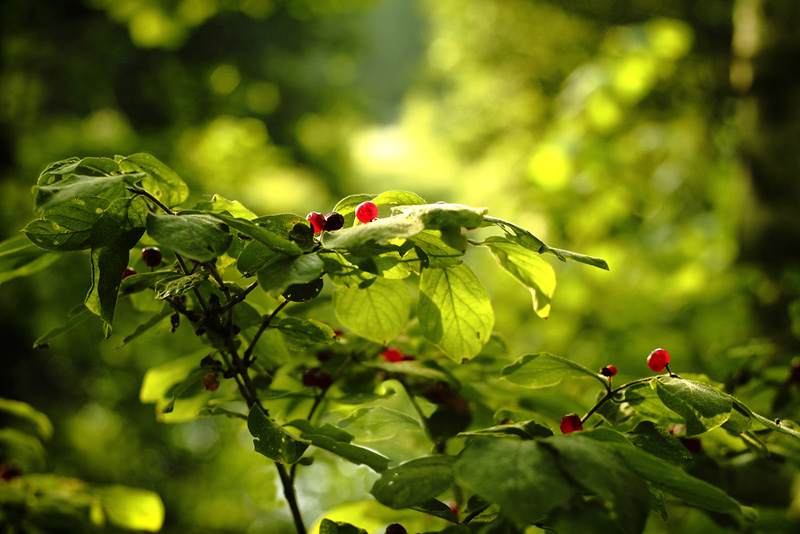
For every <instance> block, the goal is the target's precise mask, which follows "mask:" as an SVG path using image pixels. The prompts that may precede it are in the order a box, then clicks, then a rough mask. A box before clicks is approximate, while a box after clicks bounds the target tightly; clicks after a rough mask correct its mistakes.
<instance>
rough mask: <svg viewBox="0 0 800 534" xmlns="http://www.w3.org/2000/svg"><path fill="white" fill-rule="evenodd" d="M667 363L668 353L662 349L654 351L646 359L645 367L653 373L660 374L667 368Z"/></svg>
mask: <svg viewBox="0 0 800 534" xmlns="http://www.w3.org/2000/svg"><path fill="white" fill-rule="evenodd" d="M668 363H669V352H667V351H665V350H664V349H656V350H654V351H653V352H651V353H650V356H648V357H647V366H648V367H649V368H650V369H651V370H652V371H653V372H654V373H660V372H661V371H663V370H664V369H666V368H667V364H668Z"/></svg>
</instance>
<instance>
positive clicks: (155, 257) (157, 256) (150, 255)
mask: <svg viewBox="0 0 800 534" xmlns="http://www.w3.org/2000/svg"><path fill="white" fill-rule="evenodd" d="M161 258H162V256H161V251H160V250H158V248H157V247H147V248H143V249H142V259H143V260H144V264H145V265H147V266H148V267H155V266H156V265H158V264H159V263H161Z"/></svg>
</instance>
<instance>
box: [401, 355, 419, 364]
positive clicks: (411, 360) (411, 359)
mask: <svg viewBox="0 0 800 534" xmlns="http://www.w3.org/2000/svg"><path fill="white" fill-rule="evenodd" d="M403 361H404V362H413V361H416V358H415V357H413V356H410V355H408V354H403Z"/></svg>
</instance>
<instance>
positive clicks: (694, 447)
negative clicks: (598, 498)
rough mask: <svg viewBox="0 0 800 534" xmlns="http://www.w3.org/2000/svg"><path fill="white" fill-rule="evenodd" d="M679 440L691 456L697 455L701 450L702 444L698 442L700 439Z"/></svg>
mask: <svg viewBox="0 0 800 534" xmlns="http://www.w3.org/2000/svg"><path fill="white" fill-rule="evenodd" d="M680 440H681V443H683V446H684V447H686V450H688V451H689V452H690V453H692V454H697V453H698V452H700V450H701V449H702V448H703V442H702V441H700V438H680Z"/></svg>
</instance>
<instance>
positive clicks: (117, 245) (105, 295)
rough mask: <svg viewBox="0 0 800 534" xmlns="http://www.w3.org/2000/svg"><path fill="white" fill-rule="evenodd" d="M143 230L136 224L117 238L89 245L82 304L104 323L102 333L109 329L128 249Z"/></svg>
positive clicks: (112, 320)
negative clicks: (87, 277) (86, 290)
mask: <svg viewBox="0 0 800 534" xmlns="http://www.w3.org/2000/svg"><path fill="white" fill-rule="evenodd" d="M143 233H144V230H143V229H141V228H137V229H134V230H128V231H126V232H123V233H122V235H120V236H119V238H118V239H117V240H116V241H114V242H112V243H110V244H108V245H105V246H100V247H93V248H92V254H91V259H92V286H91V287H90V288H89V293H87V295H86V300H85V301H84V304H85V305H86V307H87V308H89V310H91V312H92V313H94V314H95V315H98V316H99V317H100V318H101V319H103V322H104V323H105V329H106V337H108V335H109V334H110V333H111V325H112V323H113V322H114V309H115V308H116V305H117V293H118V292H119V286H120V282H121V281H122V273H123V272H124V271H125V268H126V267H127V266H128V251H129V250H130V249H131V247H133V246H134V245H135V244H136V243H137V242H138V241H139V239H140V238H141V237H142V234H143Z"/></svg>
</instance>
